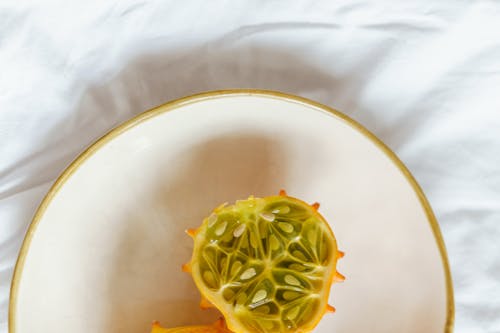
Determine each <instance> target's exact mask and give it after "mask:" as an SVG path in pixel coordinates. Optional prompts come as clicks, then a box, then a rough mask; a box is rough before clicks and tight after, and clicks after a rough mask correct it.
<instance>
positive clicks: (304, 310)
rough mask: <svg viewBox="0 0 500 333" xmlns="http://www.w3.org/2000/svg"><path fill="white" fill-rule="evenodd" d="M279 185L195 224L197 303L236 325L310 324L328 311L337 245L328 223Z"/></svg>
mask: <svg viewBox="0 0 500 333" xmlns="http://www.w3.org/2000/svg"><path fill="white" fill-rule="evenodd" d="M318 208H319V204H318V203H314V204H313V205H309V204H307V203H305V202H303V201H302V200H299V199H296V198H293V197H289V196H287V195H286V194H285V193H284V192H281V193H280V195H279V196H271V197H266V198H262V199H261V198H254V197H250V198H249V199H247V200H240V201H237V202H236V203H235V204H234V205H231V206H225V205H221V206H219V207H217V208H216V209H215V210H214V212H213V213H212V214H211V215H210V216H209V217H207V218H206V219H205V220H204V221H203V223H202V225H201V226H200V227H199V228H198V229H196V230H189V231H188V234H190V235H191V236H192V237H193V239H194V249H193V256H192V258H191V262H190V263H188V264H186V265H185V266H184V267H183V270H184V271H189V272H191V273H192V276H193V279H194V282H195V284H196V286H197V287H198V289H199V290H200V292H201V294H202V302H201V304H200V305H201V306H202V307H210V306H215V307H216V308H217V309H219V310H220V311H221V312H222V314H223V315H224V317H225V319H226V322H227V326H228V328H229V329H230V330H231V331H233V332H237V333H244V332H251V333H277V332H280V333H290V332H308V331H311V330H312V329H313V328H314V327H315V326H316V325H317V324H318V322H319V321H320V319H321V317H322V316H323V314H324V313H325V312H333V311H334V308H333V307H332V306H329V305H328V304H327V301H328V296H329V294H330V286H331V284H332V282H334V281H341V280H343V279H344V278H343V276H342V275H341V274H340V273H338V272H337V271H336V263H337V259H338V258H340V257H341V256H342V253H341V252H339V251H338V249H337V243H336V240H335V237H334V235H333V232H332V230H331V229H330V227H329V225H328V223H327V222H326V221H325V219H324V218H323V216H321V214H319V213H318V211H317V210H318Z"/></svg>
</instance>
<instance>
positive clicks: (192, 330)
mask: <svg viewBox="0 0 500 333" xmlns="http://www.w3.org/2000/svg"><path fill="white" fill-rule="evenodd" d="M151 333H231V331H229V330H228V329H227V327H226V324H225V323H224V319H222V318H221V319H219V320H217V321H216V322H215V323H214V324H213V325H197V326H182V327H174V328H163V327H161V326H160V323H158V322H157V321H155V322H154V323H153V325H152V328H151Z"/></svg>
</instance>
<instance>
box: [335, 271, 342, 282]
mask: <svg viewBox="0 0 500 333" xmlns="http://www.w3.org/2000/svg"><path fill="white" fill-rule="evenodd" d="M333 281H335V282H344V281H345V276H344V275H342V274H340V273H339V272H336V273H335V276H334V277H333Z"/></svg>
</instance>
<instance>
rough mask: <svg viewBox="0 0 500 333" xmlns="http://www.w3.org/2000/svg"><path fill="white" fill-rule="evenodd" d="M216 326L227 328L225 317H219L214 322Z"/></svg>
mask: <svg viewBox="0 0 500 333" xmlns="http://www.w3.org/2000/svg"><path fill="white" fill-rule="evenodd" d="M214 326H215V327H218V328H225V327H226V322H225V321H224V318H223V317H220V318H219V319H217V321H216V322H215V323H214Z"/></svg>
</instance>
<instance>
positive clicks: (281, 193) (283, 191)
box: [280, 189, 286, 197]
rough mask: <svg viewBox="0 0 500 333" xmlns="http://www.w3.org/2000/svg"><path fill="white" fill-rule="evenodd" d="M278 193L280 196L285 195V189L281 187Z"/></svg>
mask: <svg viewBox="0 0 500 333" xmlns="http://www.w3.org/2000/svg"><path fill="white" fill-rule="evenodd" d="M280 195H281V196H282V197H284V196H286V191H285V190H283V189H281V190H280Z"/></svg>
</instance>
